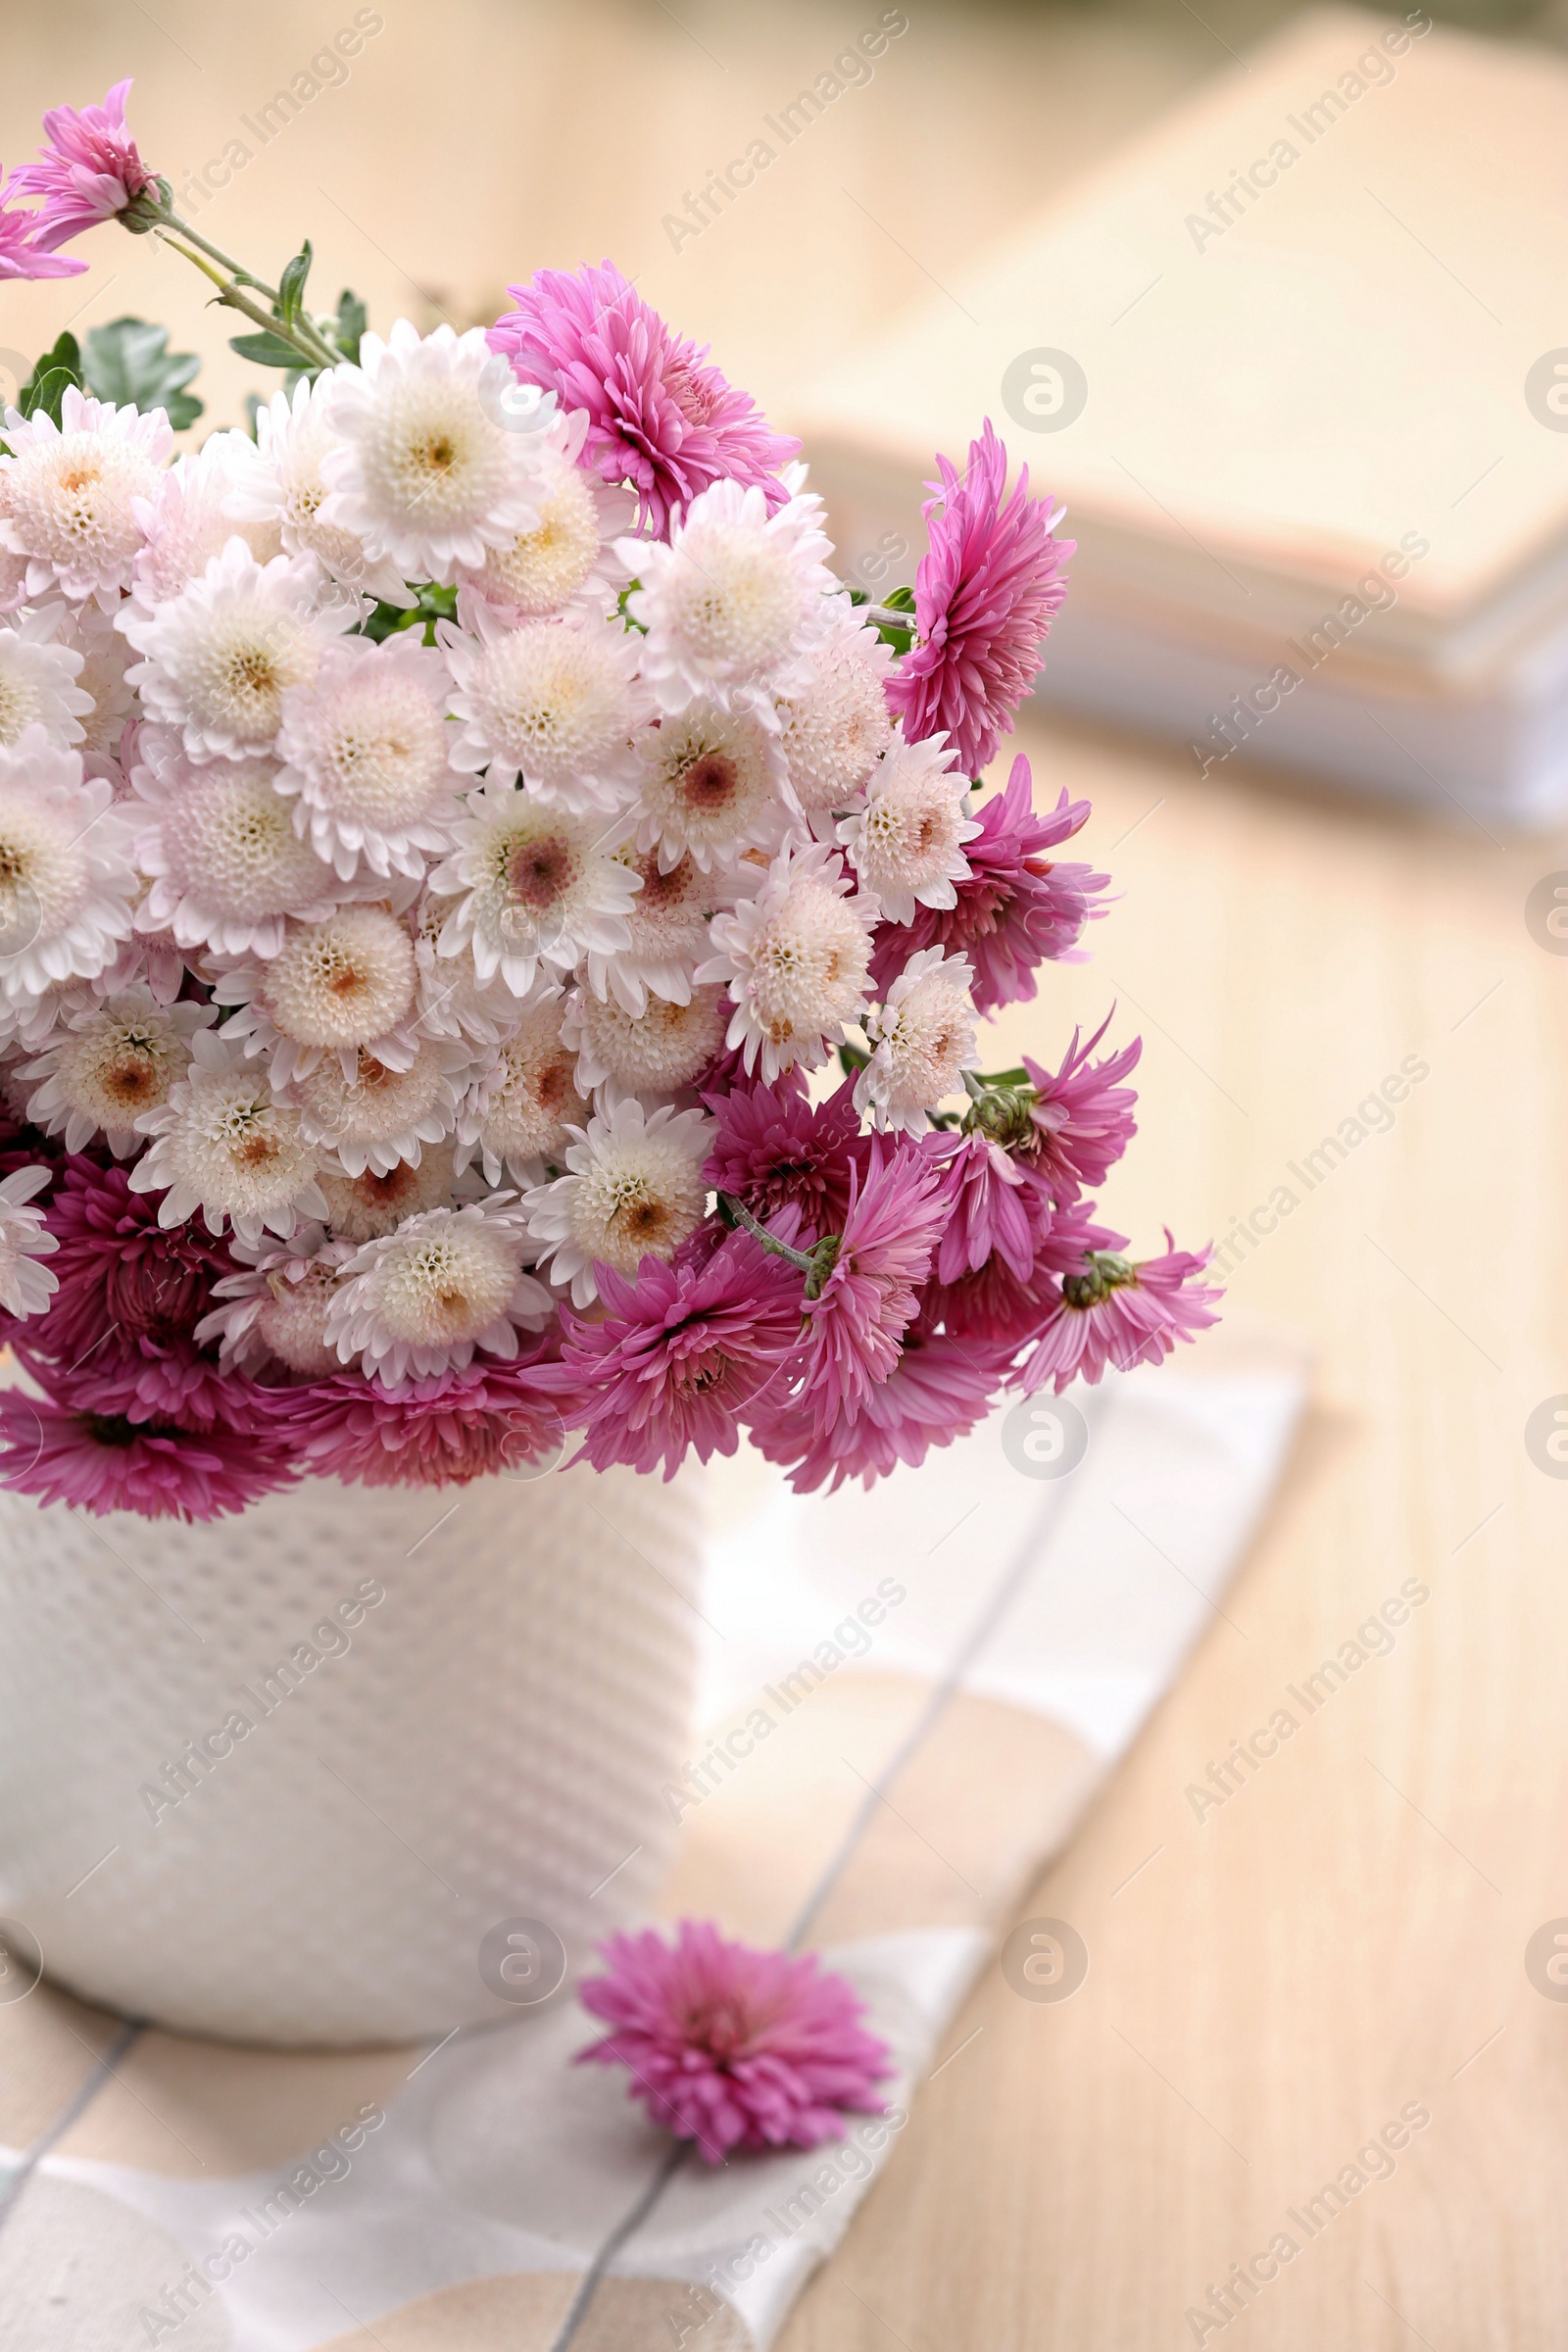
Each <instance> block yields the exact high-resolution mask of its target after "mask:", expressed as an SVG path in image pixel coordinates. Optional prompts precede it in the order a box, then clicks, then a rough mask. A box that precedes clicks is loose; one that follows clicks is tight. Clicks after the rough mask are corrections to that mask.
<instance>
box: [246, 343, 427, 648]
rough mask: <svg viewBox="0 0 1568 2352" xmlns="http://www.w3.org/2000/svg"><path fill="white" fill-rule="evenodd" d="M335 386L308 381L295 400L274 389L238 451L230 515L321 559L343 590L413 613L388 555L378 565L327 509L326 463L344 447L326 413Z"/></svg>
mask: <svg viewBox="0 0 1568 2352" xmlns="http://www.w3.org/2000/svg"><path fill="white" fill-rule="evenodd" d="M331 384H332V378H331V377H330V376H329V375H319V376H318V377H317V378H316V381H315V382H314V383H310V382H307V381H306V380H305V379H304V378H303V377H302V378H301V380H300V381H299V382H298V383H297V384H296V385H295V387H294V391H293V394H292V397H291V396H290V395H289V394H288V393H287V392H274V393H273V394H272V397H271V399H270V401H269V402H268V404H267V406H266V407H265V408H263V409H258V410H257V412H256V445H255V447H254V448H252V447H251V445H250V444H249V442H247V443H246V446H245V449H244V451H242V452H241V453H240V463H239V465H238V466H236V468H235V476H234V482H233V486H232V488H231V491H230V494H229V499H228V511H229V513H230V515H233V517H234V519H235V522H236V523H237V524H239V525H240V526H242V527H243V526H247V525H256V524H261V525H263V526H265V527H270V528H271V529H273V530H275V531H277V532H278V533H279V534H280V537H281V540H282V545H283V549H284V552H285V553H286V554H288V555H291V556H315V558H316V559H317V561H318V563H319V564H320V565H321V567H322V569H323V570H325V571H326V572H327V573H328V574H329V575H330V576H331V578H332V579H334V580H336V581H338V582H339V583H340V585H341V586H343V587H345V588H348V589H350V590H352V591H353V592H354V593H356V594H363V595H366V596H375V597H379V598H381V600H382V601H383V603H385V604H389V605H402V606H403V607H404V608H405V609H407V608H409V607H412V605H413V603H414V598H413V596H412V595H411V593H410V591H409V589H408V587H407V586H406V584H405V582H404V578H403V574H402V573H401V572H400V571H399V569H398V567H397V565H396V564H393V563H392V562H390V561H389V560H388V559H387V558H386V557H384V556H383V557H381V558H379V559H376V560H372V559H371V558H370V557H369V556H368V555H367V554H366V552H365V543H364V541H363V540H362V539H360V538H359V537H358V536H357V535H356V533H355V532H353V531H346V530H344V529H342V528H341V527H340V526H339V525H338V524H336V523H334V522H331V521H329V520H328V519H327V517H326V515H325V513H324V512H323V510H324V508H325V506H326V503H327V500H328V499H329V498H330V497H331V495H332V493H331V490H330V488H329V486H328V484H327V480H326V476H325V473H324V471H323V469H322V461H323V460H324V459H325V457H326V454H327V452H328V451H329V450H333V449H337V448H339V447H340V446H341V443H340V440H339V436H338V434H337V432H336V431H335V429H334V427H333V425H332V421H331V418H330V417H329V415H328V413H327V409H328V400H329V397H330V392H331Z"/></svg>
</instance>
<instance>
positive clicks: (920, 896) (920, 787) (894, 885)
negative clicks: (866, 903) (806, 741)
mask: <svg viewBox="0 0 1568 2352" xmlns="http://www.w3.org/2000/svg"><path fill="white" fill-rule="evenodd" d="M947 741H948V739H947V737H946V736H945V735H933V736H932V737H931V738H930V739H929V740H928V741H927V742H924V743H906V742H905V740H904V730H903V727H902V726H901V727H900V729H899V731H898V733H897V734H896V735H895V736H894V739H893V748H892V750H891V751H890V752H889V753H888V755H887V758H886V759H885V760H882V762H881V763H880V765H879V766H878V767H877V768H876V769H875V771H874V773H873V774H872V776H871V780H870V782H869V784H868V785H867V787H866V795H865V805H864V807H863V808H861V809H857V810H856V811H855V813H854V814H853V815H851V816H847V817H846V818H845V819H844V821H843V823H842V824H841V825H840V826H839V829H838V837H839V839H840V841H842V842H843V843H844V845H845V847H846V849H847V850H848V851H849V855H850V862H851V864H852V865H853V866H854V867H855V870H856V872H857V873H858V875H859V877H860V881H861V884H862V886H863V887H864V888H865V889H867V890H872V891H874V892H875V893H876V896H877V898H878V900H879V901H880V902H881V907H882V915H883V919H884V921H886V922H890V923H912V922H913V920H914V910H915V908H916V907H956V905H957V903H958V894H957V891H956V888H955V884H956V883H958V882H962V881H964V880H965V879H966V878H967V876H968V872H969V860H968V858H966V857H965V856H964V854H963V845H964V843H965V842H966V841H972V840H973V839H974V837H975V835H976V834H977V833H978V832H979V830H980V827H979V826H978V825H977V824H976V822H975V820H974V818H973V817H972V816H970V814H969V812H968V810H969V779H968V777H967V776H965V775H961V774H957V773H956V772H955V771H954V767H953V762H954V760H956V758H957V754H956V752H952V751H950V750H949V749H948V748H947Z"/></svg>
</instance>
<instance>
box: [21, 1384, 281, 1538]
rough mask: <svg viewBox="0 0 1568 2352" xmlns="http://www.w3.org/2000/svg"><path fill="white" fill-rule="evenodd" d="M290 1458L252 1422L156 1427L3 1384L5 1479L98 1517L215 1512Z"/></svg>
mask: <svg viewBox="0 0 1568 2352" xmlns="http://www.w3.org/2000/svg"><path fill="white" fill-rule="evenodd" d="M294 1474H295V1472H294V1464H293V1463H292V1462H291V1461H290V1459H289V1458H288V1457H287V1455H285V1454H284V1453H283V1452H282V1451H281V1450H280V1449H279V1448H278V1447H277V1446H274V1445H270V1444H269V1443H268V1442H267V1440H266V1439H265V1437H264V1436H263V1435H262V1434H261V1433H260V1432H258V1431H257V1430H255V1429H251V1428H248V1429H246V1430H244V1431H243V1432H240V1431H235V1430H204V1431H203V1432H202V1433H201V1434H200V1435H199V1436H193V1435H192V1434H191V1432H190V1431H189V1430H184V1429H174V1428H151V1427H148V1426H146V1425H144V1424H141V1423H137V1422H133V1421H130V1420H127V1419H126V1418H125V1416H124V1415H123V1414H121V1413H114V1412H102V1411H98V1410H95V1409H91V1408H88V1407H86V1406H76V1405H70V1404H56V1403H52V1402H50V1401H49V1400H48V1399H47V1398H45V1397H25V1396H24V1395H23V1394H22V1392H21V1391H20V1390H18V1389H7V1390H4V1391H0V1485H4V1486H7V1487H11V1488H13V1489H14V1490H15V1491H16V1492H17V1493H19V1494H23V1495H37V1497H38V1499H39V1500H40V1501H41V1502H63V1503H66V1504H68V1505H70V1506H72V1507H73V1508H75V1509H77V1510H83V1511H90V1512H92V1514H93V1515H94V1517H95V1518H101V1517H103V1515H104V1514H105V1513H106V1512H108V1511H135V1512H137V1513H138V1514H139V1515H140V1516H141V1517H142V1518H144V1519H185V1520H195V1519H218V1518H221V1517H222V1516H223V1515H225V1514H226V1513H228V1512H230V1511H242V1510H244V1509H245V1507H246V1505H247V1504H249V1503H252V1502H254V1501H255V1500H256V1498H257V1496H258V1495H267V1494H270V1493H271V1491H272V1490H273V1489H274V1488H276V1487H283V1486H287V1485H288V1483H289V1481H290V1479H291V1478H292V1477H293V1476H294Z"/></svg>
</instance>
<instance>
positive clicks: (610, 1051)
mask: <svg viewBox="0 0 1568 2352" xmlns="http://www.w3.org/2000/svg"><path fill="white" fill-rule="evenodd" d="M724 1020H725V1005H724V994H723V991H722V989H717V988H697V989H693V991H692V993H691V995H690V997H689V998H688V999H687V1001H686V1003H685V1004H684V1005H677V1004H673V1003H671V1002H670V1000H669V999H668V998H667V997H650V998H649V1000H648V1005H647V1009H646V1010H645V1011H643V1012H641V1013H631V1012H623V1011H622V1010H621V1007H620V1006H619V1005H617V1004H616V1003H615V1001H614V999H613V997H612V998H602V997H596V996H594V995H593V993H592V992H591V991H590V990H584V989H577V990H575V991H574V992H573V993H572V995H571V996H570V997H569V998H568V1000H567V1003H566V1012H565V1017H564V1020H563V1022H562V1024H561V1042H562V1044H563V1045H564V1046H565V1047H566V1048H567V1049H568V1050H569V1051H570V1052H571V1053H573V1054H576V1056H577V1091H578V1093H579V1094H584V1095H586V1094H588V1093H590V1092H591V1091H592V1089H593V1088H595V1087H600V1086H602V1087H606V1088H608V1089H609V1090H610V1095H611V1099H612V1100H613V1099H615V1098H618V1097H619V1096H620V1095H623V1094H625V1095H638V1096H641V1097H642V1098H644V1099H645V1100H647V1099H648V1098H654V1099H658V1098H659V1097H662V1096H667V1095H673V1094H676V1093H678V1092H679V1090H680V1089H681V1088H682V1087H683V1086H690V1085H691V1084H692V1083H693V1081H694V1080H695V1079H697V1078H700V1077H701V1076H702V1074H703V1072H704V1070H706V1069H707V1067H708V1065H709V1063H710V1062H711V1060H712V1058H713V1056H714V1054H716V1053H717V1052H718V1050H719V1048H720V1046H721V1045H722V1044H723V1042H724Z"/></svg>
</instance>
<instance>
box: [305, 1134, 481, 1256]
mask: <svg viewBox="0 0 1568 2352" xmlns="http://www.w3.org/2000/svg"><path fill="white" fill-rule="evenodd" d="M452 1178H453V1154H452V1149H451V1147H450V1145H447V1144H432V1145H431V1146H430V1148H429V1150H428V1151H425V1152H420V1154H419V1159H418V1164H417V1165H416V1164H415V1162H414V1161H413V1160H412V1159H400V1160H399V1161H398V1163H397V1165H396V1166H395V1167H392V1168H389V1169H388V1170H387V1172H386V1174H385V1175H384V1176H377V1175H376V1173H375V1172H374V1170H373V1169H371V1168H367V1170H366V1172H365V1174H364V1175H363V1176H340V1175H338V1173H337V1172H336V1170H335V1169H333V1168H322V1170H321V1171H320V1173H319V1176H318V1177H317V1179H316V1181H317V1183H318V1185H319V1187H320V1191H321V1197H322V1199H323V1200H324V1201H325V1202H326V1216H327V1223H328V1224H329V1225H330V1227H331V1229H332V1231H333V1233H334V1234H336V1235H340V1236H341V1237H342V1239H343V1240H344V1241H346V1242H353V1243H354V1245H355V1247H356V1248H358V1246H359V1244H360V1243H361V1242H373V1241H375V1240H376V1239H377V1238H378V1237H379V1236H380V1235H381V1234H383V1233H395V1232H396V1230H397V1228H398V1227H399V1226H400V1225H401V1224H402V1223H403V1222H404V1220H405V1219H406V1218H408V1217H417V1216H421V1215H422V1214H423V1212H424V1211H425V1210H426V1209H427V1208H444V1207H446V1206H447V1204H448V1201H450V1198H451V1194H452Z"/></svg>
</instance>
